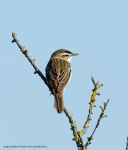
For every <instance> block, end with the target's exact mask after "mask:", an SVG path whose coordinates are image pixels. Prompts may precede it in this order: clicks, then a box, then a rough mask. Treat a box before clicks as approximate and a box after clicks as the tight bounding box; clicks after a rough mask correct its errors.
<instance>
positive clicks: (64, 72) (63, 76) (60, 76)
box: [46, 62, 71, 92]
mask: <svg viewBox="0 0 128 150" xmlns="http://www.w3.org/2000/svg"><path fill="white" fill-rule="evenodd" d="M52 64H53V63H49V65H48V67H49V69H46V77H47V80H48V83H49V85H50V86H51V87H52V88H53V89H55V90H56V92H60V91H61V90H63V89H64V87H65V86H66V85H67V84H68V82H69V80H70V77H71V66H70V63H68V62H67V63H66V65H65V66H61V65H63V63H61V62H60V64H59V67H58V64H57V65H52ZM60 68H61V69H60Z"/></svg>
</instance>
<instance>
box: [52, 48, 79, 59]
mask: <svg viewBox="0 0 128 150" xmlns="http://www.w3.org/2000/svg"><path fill="white" fill-rule="evenodd" d="M77 55H79V54H74V53H72V52H70V51H68V50H65V49H60V50H57V51H55V52H54V53H53V54H52V56H51V59H56V58H58V59H63V60H65V61H68V62H70V61H71V59H72V57H73V56H77Z"/></svg>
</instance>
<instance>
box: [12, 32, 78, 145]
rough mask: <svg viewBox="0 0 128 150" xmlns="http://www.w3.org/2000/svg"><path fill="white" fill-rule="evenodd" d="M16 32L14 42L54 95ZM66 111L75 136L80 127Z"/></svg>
mask: <svg viewBox="0 0 128 150" xmlns="http://www.w3.org/2000/svg"><path fill="white" fill-rule="evenodd" d="M16 36H17V35H16V33H14V32H13V33H12V37H13V40H12V43H14V42H16V44H17V45H18V47H19V48H20V50H21V52H22V54H24V55H25V57H26V58H27V59H28V61H29V62H30V63H31V65H32V66H33V68H34V69H35V72H34V74H36V73H37V74H38V75H39V76H40V77H41V79H42V80H43V81H44V83H45V84H46V85H47V87H48V88H49V91H51V94H52V95H54V93H53V91H52V89H51V88H50V87H49V85H48V84H47V82H46V78H45V76H44V75H43V74H42V72H41V71H40V70H39V69H38V67H37V66H36V65H35V59H31V57H30V56H29V55H28V50H25V46H21V45H20V43H19V41H18V40H17V38H16ZM64 113H65V115H66V116H67V117H68V119H69V122H70V123H71V130H72V131H73V135H74V137H75V136H77V135H78V134H77V132H78V127H77V126H76V122H75V121H74V120H73V118H72V114H70V113H69V112H68V110H67V109H66V108H64ZM76 144H77V145H78V144H79V143H78V142H76Z"/></svg>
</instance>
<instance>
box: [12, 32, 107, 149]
mask: <svg viewBox="0 0 128 150" xmlns="http://www.w3.org/2000/svg"><path fill="white" fill-rule="evenodd" d="M16 36H17V35H16V33H12V37H13V40H12V43H14V42H16V44H17V45H18V47H19V48H20V50H21V52H22V53H23V54H24V55H25V57H26V58H27V59H28V61H29V62H30V63H31V65H32V66H33V68H34V69H35V72H34V74H36V73H37V74H38V75H39V76H40V77H41V79H42V80H43V81H44V83H45V84H46V85H47V87H48V88H49V91H51V94H52V95H54V93H53V91H52V89H51V88H50V87H49V85H48V84H47V82H46V78H45V76H44V75H43V74H42V72H41V71H40V70H39V69H38V67H37V66H36V65H35V59H31V57H30V56H29V55H28V50H27V49H25V46H21V45H20V43H19V41H18V40H17V38H16ZM91 79H92V82H93V84H94V89H93V90H92V91H93V94H92V96H91V100H90V102H89V104H90V107H89V114H88V117H87V121H86V122H85V124H84V129H83V130H82V131H81V132H79V131H78V127H77V126H76V121H74V120H73V118H72V114H70V113H69V112H68V110H67V109H66V108H65V107H64V113H65V115H66V116H67V117H68V119H69V123H71V130H72V131H73V136H74V138H73V140H74V141H76V144H77V147H78V149H79V150H87V146H88V145H89V144H91V142H90V141H91V140H92V139H93V135H94V133H95V131H96V129H97V127H98V126H99V123H100V120H101V118H103V117H107V116H106V115H104V110H105V109H106V106H107V104H108V102H109V100H108V101H107V103H104V108H103V107H101V106H100V108H101V109H102V113H101V115H100V117H99V119H98V121H97V125H96V127H95V129H94V131H93V133H92V135H91V136H90V137H88V141H87V143H86V144H85V145H84V144H83V139H82V136H83V134H85V133H86V131H87V129H88V127H89V123H90V121H91V120H92V118H91V115H92V114H93V112H92V110H93V107H96V105H94V102H95V101H96V95H100V93H99V92H97V90H98V89H99V88H100V87H101V86H103V85H104V84H99V81H98V82H97V83H96V82H95V80H94V78H93V77H91Z"/></svg>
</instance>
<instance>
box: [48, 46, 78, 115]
mask: <svg viewBox="0 0 128 150" xmlns="http://www.w3.org/2000/svg"><path fill="white" fill-rule="evenodd" d="M77 55H79V54H75V53H72V52H70V51H68V50H66V49H59V50H57V51H55V52H54V53H53V54H52V55H51V58H50V60H49V62H48V64H47V66H46V69H45V72H46V82H47V84H48V86H49V87H50V89H52V91H53V94H54V109H56V110H57V112H58V113H59V114H62V113H63V111H64V90H65V87H66V86H67V84H68V83H69V81H70V79H71V76H72V68H71V65H70V61H71V59H72V57H73V56H77Z"/></svg>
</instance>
